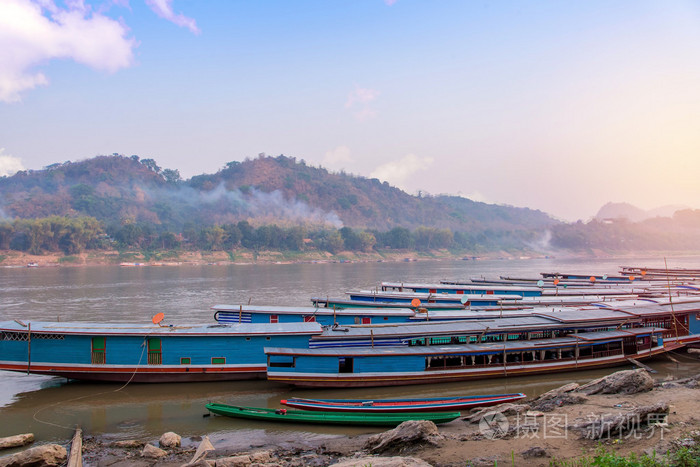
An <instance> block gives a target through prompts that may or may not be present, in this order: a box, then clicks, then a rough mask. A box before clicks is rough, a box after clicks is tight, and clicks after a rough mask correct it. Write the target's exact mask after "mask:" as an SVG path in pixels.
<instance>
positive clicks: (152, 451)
mask: <svg viewBox="0 0 700 467" xmlns="http://www.w3.org/2000/svg"><path fill="white" fill-rule="evenodd" d="M167 454H168V453H167V452H166V451H163V450H162V449H161V448H157V447H155V446H154V445H152V444H147V445H145V446H144V447H143V451H141V457H148V458H149V459H160V458H161V457H163V456H166V455H167Z"/></svg>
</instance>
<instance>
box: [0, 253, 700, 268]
mask: <svg viewBox="0 0 700 467" xmlns="http://www.w3.org/2000/svg"><path fill="white" fill-rule="evenodd" d="M640 255H643V256H645V257H658V258H666V257H674V256H677V257H684V258H687V257H694V256H697V257H698V261H700V252H699V251H690V252H675V253H673V254H670V253H669V252H668V251H664V252H654V251H648V252H635V253H630V252H606V251H599V250H594V251H590V252H585V253H583V252H579V253H576V252H571V251H558V252H550V253H548V254H544V253H542V252H532V251H529V252H528V251H520V252H508V251H491V252H481V253H465V252H460V253H454V252H451V251H449V250H430V251H399V250H382V251H372V252H353V251H344V252H339V253H337V254H335V255H333V254H331V253H329V252H327V251H307V252H283V251H259V252H255V251H251V250H246V249H239V250H234V251H171V252H158V253H153V254H151V255H145V254H144V253H143V252H139V251H133V252H121V253H120V252H118V251H111V250H106V251H88V252H83V253H80V254H76V255H69V256H66V255H63V254H60V253H45V254H41V255H30V254H28V253H25V252H20V251H13V250H0V267H27V266H28V265H32V266H36V267H76V266H98V265H123V266H135V267H139V266H144V267H145V266H153V267H155V266H186V265H207V264H222V265H223V264H289V263H319V262H320V263H323V262H379V261H391V262H402V261H426V260H464V261H479V260H485V259H502V260H527V259H537V258H553V257H556V258H558V259H577V258H584V259H585V258H588V259H612V258H619V259H621V260H628V261H637V258H639V256H640Z"/></svg>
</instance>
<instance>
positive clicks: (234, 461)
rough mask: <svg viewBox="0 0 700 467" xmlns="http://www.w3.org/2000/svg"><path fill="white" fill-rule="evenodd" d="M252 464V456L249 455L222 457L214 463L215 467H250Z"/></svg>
mask: <svg viewBox="0 0 700 467" xmlns="http://www.w3.org/2000/svg"><path fill="white" fill-rule="evenodd" d="M210 462H211V461H210ZM251 464H252V462H251V460H250V456H249V455H247V454H243V455H240V456H230V457H220V458H218V459H216V461H214V465H215V466H216V467H248V466H249V465H251Z"/></svg>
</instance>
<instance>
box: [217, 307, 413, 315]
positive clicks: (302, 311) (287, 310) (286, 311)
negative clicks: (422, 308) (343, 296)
mask: <svg viewBox="0 0 700 467" xmlns="http://www.w3.org/2000/svg"><path fill="white" fill-rule="evenodd" d="M211 309H212V310H216V311H225V312H227V313H239V312H242V313H259V314H273V315H331V316H332V315H334V314H335V315H353V316H355V315H360V314H361V315H368V316H371V315H378V316H386V315H388V316H413V315H414V314H415V312H414V311H413V310H412V309H410V308H391V309H389V308H380V307H377V308H362V309H359V308H355V309H344V308H343V309H341V308H337V309H335V310H333V308H322V307H314V306H254V305H214V306H213V307H211Z"/></svg>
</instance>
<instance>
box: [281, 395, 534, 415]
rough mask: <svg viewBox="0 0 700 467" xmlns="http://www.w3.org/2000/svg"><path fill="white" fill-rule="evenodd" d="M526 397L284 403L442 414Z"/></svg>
mask: <svg viewBox="0 0 700 467" xmlns="http://www.w3.org/2000/svg"><path fill="white" fill-rule="evenodd" d="M523 398H525V394H523V393H521V392H518V393H515V394H489V395H479V396H464V397H434V398H423V399H375V400H370V399H302V398H293V399H283V400H281V401H280V403H281V404H283V405H286V406H288V407H294V408H296V409H303V410H320V411H326V412H359V413H372V412H376V413H402V412H438V411H441V410H467V409H471V408H474V407H487V406H490V405H497V404H503V403H505V402H514V401H517V400H520V399H523Z"/></svg>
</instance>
